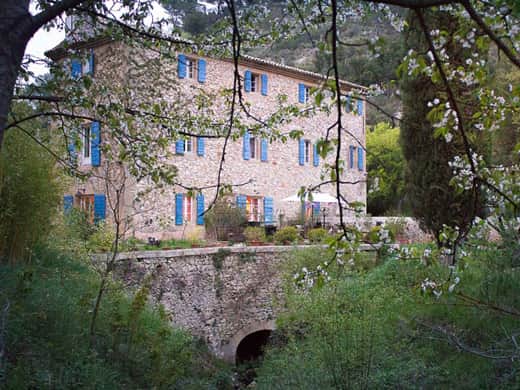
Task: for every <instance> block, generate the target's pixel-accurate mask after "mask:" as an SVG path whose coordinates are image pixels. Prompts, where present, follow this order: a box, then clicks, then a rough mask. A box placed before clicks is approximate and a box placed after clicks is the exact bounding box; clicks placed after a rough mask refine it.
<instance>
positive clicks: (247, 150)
mask: <svg viewBox="0 0 520 390" xmlns="http://www.w3.org/2000/svg"><path fill="white" fill-rule="evenodd" d="M250 138H251V134H249V132H247V131H246V133H245V134H244V145H243V148H242V157H244V160H249V159H250V158H251V144H250V143H249V141H250Z"/></svg>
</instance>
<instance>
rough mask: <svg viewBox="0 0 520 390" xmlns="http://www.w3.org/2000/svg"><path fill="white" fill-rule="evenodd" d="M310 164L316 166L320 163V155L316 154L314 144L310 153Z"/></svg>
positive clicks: (316, 146)
mask: <svg viewBox="0 0 520 390" xmlns="http://www.w3.org/2000/svg"><path fill="white" fill-rule="evenodd" d="M312 165H314V166H315V167H317V166H318V165H320V155H319V154H318V145H317V144H314V148H313V154H312Z"/></svg>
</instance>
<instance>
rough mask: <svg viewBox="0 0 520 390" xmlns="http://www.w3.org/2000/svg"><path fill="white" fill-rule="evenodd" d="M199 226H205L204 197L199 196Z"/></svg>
mask: <svg viewBox="0 0 520 390" xmlns="http://www.w3.org/2000/svg"><path fill="white" fill-rule="evenodd" d="M197 225H204V195H202V194H198V195H197Z"/></svg>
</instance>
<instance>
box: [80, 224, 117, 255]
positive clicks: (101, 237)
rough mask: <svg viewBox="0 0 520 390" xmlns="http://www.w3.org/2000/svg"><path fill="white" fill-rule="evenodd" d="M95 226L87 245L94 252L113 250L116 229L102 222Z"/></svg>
mask: <svg viewBox="0 0 520 390" xmlns="http://www.w3.org/2000/svg"><path fill="white" fill-rule="evenodd" d="M93 226H94V232H93V233H92V235H91V236H90V237H89V239H88V242H87V247H88V248H89V249H90V250H91V251H93V252H108V251H111V250H112V244H113V243H114V240H115V236H116V234H115V232H114V229H112V227H111V226H110V225H108V224H106V223H102V222H101V223H98V224H97V225H93Z"/></svg>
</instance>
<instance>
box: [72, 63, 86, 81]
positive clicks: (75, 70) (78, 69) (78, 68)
mask: <svg viewBox="0 0 520 390" xmlns="http://www.w3.org/2000/svg"><path fill="white" fill-rule="evenodd" d="M82 72H83V65H82V64H81V60H80V59H78V58H73V59H72V60H71V61H70V74H71V76H72V77H73V78H75V79H77V78H79V77H81V73H82Z"/></svg>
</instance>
